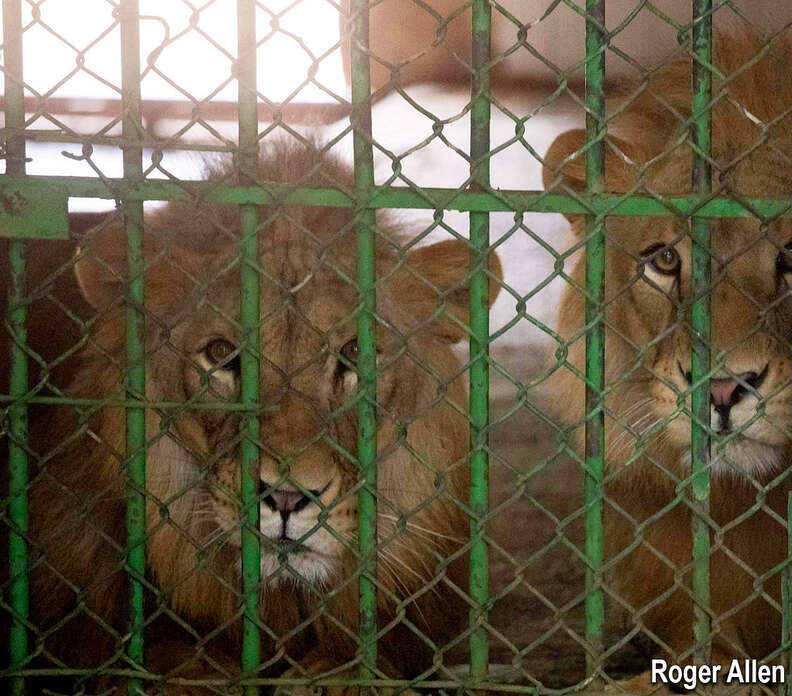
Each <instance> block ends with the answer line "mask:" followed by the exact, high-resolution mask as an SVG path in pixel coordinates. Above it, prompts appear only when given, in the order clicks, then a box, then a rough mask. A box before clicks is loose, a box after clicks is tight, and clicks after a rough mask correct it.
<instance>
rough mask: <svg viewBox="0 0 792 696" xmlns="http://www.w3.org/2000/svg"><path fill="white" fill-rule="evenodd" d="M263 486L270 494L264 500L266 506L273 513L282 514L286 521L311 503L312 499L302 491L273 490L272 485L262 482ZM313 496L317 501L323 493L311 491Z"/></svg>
mask: <svg viewBox="0 0 792 696" xmlns="http://www.w3.org/2000/svg"><path fill="white" fill-rule="evenodd" d="M261 485H262V486H263V487H264V488H265V490H266V489H269V493H268V494H267V495H265V496H264V498H263V499H262V500H263V501H264V504H265V505H266V506H267V507H268V508H269V509H270V510H272V511H273V512H280V514H281V517H283V518H284V519H285V518H286V517H288V516H289V515H290V514H291V513H293V512H300V510H303V509H304V508H305V507H307V506H308V504H309V503H310V502H311V498H310V497H309V496H308V495H306V494H305V493H303V492H302V491H295V490H291V489H286V488H273V487H272V485H271V484H268V483H265V482H264V481H262V482H261ZM308 492H309V493H310V494H311V496H313V497H314V499H316V498H317V497H319V495H320V494H321V491H316V490H309V491H308Z"/></svg>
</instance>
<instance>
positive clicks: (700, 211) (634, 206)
mask: <svg viewBox="0 0 792 696" xmlns="http://www.w3.org/2000/svg"><path fill="white" fill-rule="evenodd" d="M8 181H9V182H10V181H12V179H11V177H9V178H8ZM24 183H25V185H26V186H30V187H31V190H34V191H35V192H36V195H39V191H41V190H46V189H47V188H59V189H62V190H63V191H64V192H65V195H67V196H74V197H80V198H104V199H109V200H115V199H117V198H123V199H125V200H140V201H144V200H147V201H149V200H150V201H177V200H192V199H194V198H195V197H201V198H202V199H203V200H207V201H212V202H217V203H232V204H237V205H241V204H245V203H250V204H253V205H265V204H267V203H271V202H272V201H274V200H276V199H277V200H278V201H283V202H285V203H289V204H293V205H325V206H329V207H336V208H352V207H355V205H357V204H356V202H355V200H354V198H353V197H350V196H349V195H348V194H346V193H344V192H343V191H339V190H337V189H321V188H319V189H309V188H300V187H296V188H286V187H284V186H283V185H281V184H267V185H266V187H262V186H228V185H218V184H213V183H212V182H206V181H188V180H185V181H181V182H178V183H177V182H173V181H160V180H151V179H147V180H146V181H145V182H142V183H141V182H137V181H132V182H128V181H124V180H123V179H112V178H106V179H104V180H99V179H96V178H92V177H77V176H75V177H70V176H28V177H25V178H24ZM15 185H16V184H15ZM361 205H362V206H363V207H364V208H407V209H410V208H411V209H416V210H420V209H429V210H435V209H444V210H458V211H461V212H486V211H490V212H515V211H516V212H536V213H567V214H579V215H584V214H592V215H604V214H608V215H631V216H633V215H641V216H669V215H683V216H688V217H702V218H714V217H744V218H753V219H756V218H757V217H759V218H773V217H792V204H790V202H789V200H788V199H780V200H773V199H767V198H745V199H741V200H740V201H736V200H731V199H728V198H713V199H711V200H709V199H708V198H707V197H705V196H698V195H695V194H694V195H690V196H668V197H663V199H662V200H660V199H657V198H650V197H648V196H623V195H614V194H608V193H592V192H589V193H580V194H576V195H575V196H566V195H560V194H552V193H547V192H546V191H515V190H506V189H499V190H496V192H492V193H484V192H482V193H478V192H473V191H459V190H458V189H448V188H428V187H427V188H422V189H421V191H420V192H418V191H413V190H408V189H405V188H399V187H396V186H391V187H387V186H383V187H378V188H377V190H376V192H372V193H371V195H370V196H369V197H368V198H367V199H366V200H365V201H363V202H362V203H361ZM0 235H2V236H6V235H5V234H4V232H3V230H2V229H0ZM30 236H31V237H38V236H44V235H39V234H35V233H31V235H30Z"/></svg>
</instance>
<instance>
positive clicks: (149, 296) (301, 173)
mask: <svg viewBox="0 0 792 696" xmlns="http://www.w3.org/2000/svg"><path fill="white" fill-rule="evenodd" d="M230 175H231V169H230V168H224V167H221V168H219V169H218V170H217V171H214V172H212V173H211V174H210V179H211V180H214V181H218V182H219V181H223V180H225V179H227V178H228V177H229V176H230ZM257 180H259V181H268V182H281V183H283V184H288V185H300V186H309V187H316V186H323V187H328V186H329V187H334V188H338V189H340V190H346V191H349V190H352V189H353V186H354V184H353V178H352V175H351V173H350V171H349V170H348V168H347V167H346V166H344V165H343V164H342V163H340V162H339V161H336V160H335V159H334V158H333V157H331V156H330V155H329V154H322V153H320V152H319V150H318V149H317V148H316V147H315V146H310V145H299V146H298V145H289V144H286V143H278V144H273V145H269V146H267V147H264V148H263V149H262V151H261V153H260V161H259V165H258V171H257ZM356 221H357V217H356V213H355V211H354V209H352V208H350V207H326V206H315V207H301V206H298V205H291V204H286V203H280V204H274V203H273V204H272V205H266V206H260V207H259V244H260V256H259V268H260V278H261V298H260V306H261V321H260V326H259V334H260V340H261V356H260V392H261V399H260V403H261V409H260V412H259V413H258V418H259V423H260V433H261V435H260V441H259V442H257V445H258V447H259V449H260V466H259V470H258V472H256V473H255V477H256V479H257V480H258V482H259V494H258V497H259V501H260V504H259V508H260V516H261V523H260V541H261V548H262V555H261V574H262V583H261V590H260V597H259V607H260V615H259V618H260V621H261V624H262V630H261V635H262V642H261V664H262V667H261V669H260V670H259V672H258V673H257V674H258V675H259V676H261V677H268V678H271V677H277V676H280V675H286V676H288V677H290V678H294V679H300V678H304V679H313V678H315V677H319V676H321V675H323V674H326V673H329V676H330V677H333V678H336V679H348V678H350V677H355V676H356V674H357V661H356V660H355V658H356V654H357V650H358V641H357V637H356V631H357V628H358V575H357V572H356V570H357V567H358V565H359V560H358V557H357V531H358V522H357V519H358V511H357V502H356V500H357V498H356V493H357V490H358V488H359V487H360V482H359V478H360V477H359V473H358V469H357V464H356V452H357V435H358V426H357V418H356V414H355V404H356V388H357V373H356V367H357V356H358V346H357V339H356V326H357V325H356V309H357V308H358V306H359V299H358V289H357V285H356V280H355V279H356V267H357V261H356V259H357V237H356ZM144 239H145V247H144V253H145V260H146V270H145V276H144V293H145V300H144V305H143V309H144V312H145V316H146V333H145V350H146V358H145V370H146V388H147V398H148V399H149V400H151V401H154V402H157V403H164V402H171V403H173V402H175V403H179V404H181V403H183V404H184V406H182V407H179V408H172V407H171V408H167V407H166V406H162V407H159V406H158V407H154V406H152V407H150V408H147V410H146V438H147V446H148V456H147V474H146V490H145V497H146V515H147V518H146V519H147V532H146V562H147V574H146V578H145V584H144V586H145V590H144V591H145V599H146V616H147V629H146V634H145V645H146V667H147V668H148V669H149V670H151V671H153V672H155V673H158V674H161V675H164V677H165V678H166V679H167V680H173V679H176V678H189V679H202V678H215V679H220V680H221V681H222V680H225V681H226V682H232V681H233V680H234V678H235V677H236V676H238V674H239V671H238V670H239V668H238V667H237V666H236V665H237V663H238V659H239V650H240V644H241V628H242V626H241V624H242V620H241V612H242V609H241V579H240V578H241V555H240V545H241V517H240V515H241V510H240V500H239V487H240V480H239V479H240V453H239V450H240V440H241V436H240V433H239V429H240V422H241V420H242V416H241V415H240V411H239V410H238V409H237V410H222V409H221V408H218V407H212V406H211V404H212V403H215V404H216V403H217V402H228V403H233V402H238V401H239V399H240V352H241V350H242V349H243V345H242V341H243V336H242V335H241V329H240V325H239V321H240V319H239V317H240V309H239V306H240V293H241V281H240V260H239V253H240V239H241V227H240V221H239V210H238V207H237V206H233V205H221V204H216V203H208V202H195V201H173V202H170V203H168V204H167V205H166V206H164V207H162V208H160V209H157V210H153V211H150V212H147V214H146V218H145V235H144ZM125 249H126V241H125V237H124V234H123V226H122V223H121V220H120V219H119V218H118V217H117V216H113V217H111V218H109V219H108V220H107V221H105V222H104V223H103V224H101V225H99V226H98V227H97V228H95V229H93V230H92V231H91V232H90V233H88V234H86V235H85V238H84V239H83V240H82V242H81V244H80V250H79V252H78V253H77V256H76V259H75V266H74V271H75V275H76V279H77V283H78V286H79V289H80V291H81V293H82V296H83V297H84V298H85V300H86V301H87V303H89V305H90V306H91V307H92V316H91V317H90V318H89V319H87V320H86V325H87V326H88V327H89V328H90V332H89V334H88V335H87V336H85V337H83V339H82V348H81V350H80V351H79V352H78V353H77V356H76V358H75V360H74V367H73V372H72V374H71V376H70V378H69V380H68V385H67V386H66V387H65V388H64V390H63V391H64V393H65V394H67V395H68V396H69V397H73V398H91V399H96V398H99V399H106V400H108V402H109V401H112V399H114V398H118V397H121V396H123V387H122V385H123V380H124V350H125V318H124V317H125V313H126V311H127V305H126V303H125V300H124V286H125V283H126V272H125V268H126V263H125V254H126V251H125ZM488 258H489V261H488V263H489V265H488V269H489V274H490V278H491V283H490V286H491V292H490V298H489V299H490V302H492V301H494V299H495V297H496V295H497V291H498V286H499V281H500V277H501V267H500V263H499V261H498V258H497V255H496V254H495V253H494V252H491V253H489V255H488ZM375 265H376V274H377V279H378V281H377V309H376V333H377V377H378V381H377V396H376V406H377V420H376V430H377V444H378V458H377V468H378V483H377V488H376V494H377V500H378V520H377V535H378V536H377V540H378V549H377V557H376V566H377V587H378V590H377V612H378V626H379V630H380V631H381V634H382V635H381V637H380V640H379V662H378V669H379V670H381V671H380V675H381V676H384V677H386V678H410V677H414V676H416V675H419V674H420V673H421V672H422V671H423V670H425V669H426V668H427V667H431V666H432V659H433V657H434V654H435V652H434V651H435V650H436V649H441V648H442V646H443V645H444V644H445V641H446V640H447V639H448V638H449V637H451V636H455V635H457V634H458V631H459V630H460V627H461V624H462V622H464V620H465V619H466V615H467V611H465V610H464V608H465V607H466V602H465V599H464V598H465V597H466V587H467V584H466V574H467V554H466V543H467V542H466V539H467V537H468V534H469V518H468V513H467V504H466V502H465V501H466V500H467V497H468V484H469V472H468V465H467V457H468V447H469V445H468V442H469V434H468V421H467V417H466V415H465V413H466V404H467V396H466V390H465V384H464V376H465V371H464V367H463V365H462V364H461V362H460V359H459V358H458V357H457V356H456V354H455V352H454V350H453V346H454V344H456V343H459V342H460V341H462V340H464V339H465V338H466V322H467V313H468V309H467V307H468V303H469V293H468V287H467V286H468V283H467V280H468V276H469V267H470V250H469V246H468V244H467V242H465V241H464V240H449V241H442V242H439V243H435V244H431V245H417V246H416V245H415V243H414V242H411V241H410V240H409V238H408V237H407V236H406V234H405V232H404V231H403V230H400V229H398V228H396V227H395V226H394V225H393V224H392V223H391V222H390V221H389V219H388V217H387V215H385V214H384V213H379V214H378V219H377V227H376V242H375ZM124 423H125V420H124V411H123V409H122V408H120V407H119V406H118V405H117V404H113V403H108V404H106V405H103V406H101V407H97V408H94V409H85V408H73V407H70V406H57V407H53V408H51V409H50V413H49V414H48V417H46V418H45V417H42V418H40V419H37V420H36V421H35V422H34V423H33V424H32V434H31V443H32V444H31V448H32V451H33V452H35V457H34V461H33V462H32V467H33V472H34V475H33V477H32V483H31V486H30V491H29V494H30V517H31V540H32V548H31V567H32V568H33V569H34V570H33V574H32V583H31V592H32V598H31V608H32V611H33V616H32V622H33V623H34V625H35V626H36V627H37V631H38V632H37V634H36V635H37V636H38V638H37V641H38V642H37V643H36V652H37V654H39V655H43V656H44V657H45V658H48V659H49V662H50V664H54V665H58V666H63V665H66V666H72V667H89V668H92V669H96V670H98V669H99V668H102V669H110V668H113V667H115V668H118V667H120V666H123V652H124V650H125V649H126V641H127V629H126V622H127V616H128V601H127V595H128V590H127V585H126V583H127V576H126V573H125V572H124V550H123V549H124V539H125V531H124V529H125V496H126V490H127V476H126V471H125V457H124V454H123V453H124V450H125V435H124V432H125V430H124V428H125V425H124ZM457 608H458V609H459V610H457ZM170 683H171V684H174V682H172V681H171V682H170ZM160 688H162V689H164V690H165V691H164V692H165V693H169V694H177V693H178V694H181V693H203V691H201V690H199V691H198V692H196V691H190V690H187V691H185V689H186V687H183V686H179V684H178V683H175V685H173V686H167V683H166V684H165V685H164V686H163V685H160ZM347 691H350V692H352V691H354V689H352V688H349V689H345V688H342V687H338V688H334V689H331V692H332V693H339V694H340V693H346V692H347ZM211 693H214V691H211Z"/></svg>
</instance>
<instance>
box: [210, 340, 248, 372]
mask: <svg viewBox="0 0 792 696" xmlns="http://www.w3.org/2000/svg"><path fill="white" fill-rule="evenodd" d="M236 350H237V349H236V346H235V345H234V344H233V343H231V342H230V341H226V340H225V339H223V338H216V339H215V340H214V341H210V342H209V343H207V344H206V348H204V350H203V352H204V355H205V356H206V359H207V360H208V361H209V364H210V365H212V366H213V367H217V368H218V369H221V370H233V371H234V372H237V371H239V355H238V354H237V352H236Z"/></svg>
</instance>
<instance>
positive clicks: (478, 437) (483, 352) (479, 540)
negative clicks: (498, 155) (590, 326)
mask: <svg viewBox="0 0 792 696" xmlns="http://www.w3.org/2000/svg"><path fill="white" fill-rule="evenodd" d="M472 9H473V12H472V23H473V30H472V46H471V48H472V68H473V72H472V79H471V85H470V104H471V107H470V177H471V186H470V188H471V190H473V191H483V190H486V189H487V187H488V186H489V183H490V165H489V160H490V111H491V106H490V74H489V62H490V50H491V27H492V9H491V7H490V2H489V0H473V7H472ZM488 248H489V213H487V212H471V213H470V265H471V274H470V342H469V351H470V352H469V355H470V371H469V373H468V377H469V380H470V393H469V402H470V403H469V418H470V510H471V513H472V514H471V519H470V597H471V599H472V600H473V606H472V607H471V609H470V679H471V681H472V682H473V683H476V682H478V681H484V680H485V679H486V678H487V671H488V667H489V640H488V635H487V629H486V628H485V622H486V618H487V608H488V601H489V583H488V578H487V574H488V567H489V563H488V551H487V541H486V538H485V529H486V519H487V507H488V506H487V503H488V490H489V478H488V469H489V456H488V450H489V448H488V445H489V276H488V275H487V255H488Z"/></svg>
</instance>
